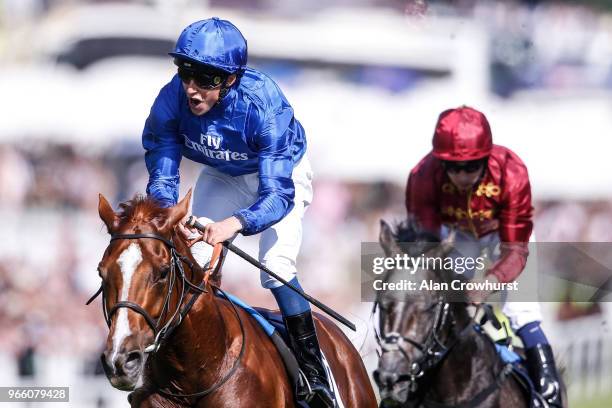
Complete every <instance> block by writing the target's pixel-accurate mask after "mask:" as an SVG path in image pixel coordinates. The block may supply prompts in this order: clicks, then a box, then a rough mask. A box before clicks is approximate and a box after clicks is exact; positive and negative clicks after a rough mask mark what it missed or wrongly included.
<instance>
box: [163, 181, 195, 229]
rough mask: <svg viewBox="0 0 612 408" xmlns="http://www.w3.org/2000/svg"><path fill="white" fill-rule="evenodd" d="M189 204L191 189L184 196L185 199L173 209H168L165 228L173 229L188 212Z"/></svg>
mask: <svg viewBox="0 0 612 408" xmlns="http://www.w3.org/2000/svg"><path fill="white" fill-rule="evenodd" d="M190 204H191V189H189V191H188V192H187V194H185V197H183V199H182V200H181V201H179V202H178V203H177V204H176V205H175V206H174V207H171V208H169V209H168V211H169V213H168V222H167V224H166V225H167V226H169V227H170V228H174V226H175V225H176V224H177V223H178V222H179V221H180V220H182V219H183V218H185V216H186V215H187V213H188V212H189V205H190Z"/></svg>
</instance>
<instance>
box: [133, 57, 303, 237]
mask: <svg viewBox="0 0 612 408" xmlns="http://www.w3.org/2000/svg"><path fill="white" fill-rule="evenodd" d="M142 144H143V147H144V149H145V151H146V153H145V162H146V165H147V169H148V171H149V183H148V185H147V194H149V195H150V196H152V197H153V198H155V199H156V200H158V201H159V202H160V203H161V204H162V205H163V206H172V205H175V204H176V203H177V201H178V187H179V180H180V175H179V165H180V162H181V158H182V157H183V156H185V157H187V158H188V159H190V160H193V161H196V162H198V163H203V164H206V165H208V166H212V167H214V168H216V169H217V170H219V171H221V172H222V173H225V174H228V175H230V176H240V175H244V174H249V173H255V172H258V173H259V189H258V194H259V198H258V200H257V201H256V202H255V203H253V205H251V206H250V207H249V208H244V209H241V210H238V211H236V212H235V213H234V215H235V216H236V217H237V218H238V219H239V220H240V222H241V223H242V225H243V230H242V233H243V234H244V235H252V234H257V233H259V232H261V231H263V230H265V229H266V228H268V227H269V226H271V225H273V224H275V223H277V222H278V221H280V220H281V219H282V218H283V217H284V216H285V215H286V214H287V213H289V211H291V209H292V208H293V199H294V193H295V189H294V184H293V180H292V179H291V174H292V171H293V167H294V165H295V164H296V163H297V162H299V161H300V159H301V158H302V156H303V155H304V153H305V152H306V136H305V133H304V129H303V128H302V125H301V124H300V122H298V120H297V119H295V118H294V116H293V108H292V107H291V105H289V102H288V101H287V99H286V98H285V96H284V95H283V93H282V92H281V90H280V89H279V87H278V86H277V85H276V84H275V83H274V81H272V80H271V79H270V78H269V77H268V76H266V75H265V74H263V73H261V72H258V71H256V70H254V69H251V68H247V69H246V70H245V72H244V74H243V76H242V77H241V78H240V82H239V84H238V85H234V86H233V87H232V88H231V89H230V90H229V92H228V93H227V95H226V96H225V97H224V98H223V99H222V100H221V102H219V103H218V104H217V105H215V106H214V107H213V108H212V109H211V110H210V111H208V112H207V113H206V114H204V115H202V116H196V115H194V114H193V113H191V111H190V110H189V106H188V101H187V96H186V94H185V91H184V89H183V86H182V83H181V80H180V79H179V78H178V76H176V75H175V76H174V78H172V80H171V81H170V82H169V83H168V84H167V85H165V86H164V87H163V88H162V90H161V91H160V93H159V95H158V96H157V98H156V99H155V102H154V103H153V107H152V108H151V113H150V114H149V117H148V118H147V121H146V123H145V128H144V131H143V134H142Z"/></svg>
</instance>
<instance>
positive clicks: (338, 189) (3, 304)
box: [0, 0, 612, 375]
mask: <svg viewBox="0 0 612 408" xmlns="http://www.w3.org/2000/svg"><path fill="white" fill-rule="evenodd" d="M76 3H78V2H77V1H75V0H27V1H25V0H12V1H11V0H5V1H4V2H2V3H0V34H1V33H2V29H3V28H5V27H6V23H7V21H8V19H7V16H11V18H13V17H14V21H13V22H12V24H17V23H19V22H20V21H23V20H27V19H35V18H38V17H40V16H41V15H44V14H45V13H48V12H49V11H50V10H52V9H53V8H54V7H56V6H60V5H66V4H76ZM138 3H147V4H151V5H155V4H160V3H161V1H154V0H149V1H138ZM181 3H182V4H185V5H187V4H190V5H193V4H196V3H198V2H196V1H191V0H183V1H182V2H181ZM201 3H206V4H209V5H211V6H219V7H237V8H245V9H252V8H257V9H258V10H259V11H262V10H268V11H269V12H271V13H278V14H281V15H282V14H288V15H289V14H296V13H297V12H300V11H309V12H314V11H316V10H318V9H320V8H321V7H324V6H325V7H327V6H335V7H352V6H363V7H368V6H377V7H387V8H390V9H394V10H396V11H399V12H402V13H405V14H407V15H410V16H413V17H423V16H426V15H429V16H435V15H445V14H454V15H461V16H469V17H471V18H473V19H475V20H480V21H481V22H483V23H484V24H485V25H486V26H487V27H488V30H489V31H490V33H492V35H491V36H490V44H489V50H490V73H491V84H490V87H491V89H490V91H491V93H493V94H495V95H497V96H501V97H509V98H511V97H512V96H513V94H515V93H516V92H519V91H521V90H524V89H531V90H533V89H544V90H547V89H548V90H555V91H564V90H567V89H581V90H584V89H587V90H589V89H599V90H604V91H606V90H607V91H609V90H611V89H612V37H611V34H610V33H611V32H612V20H611V19H610V17H609V15H608V16H607V17H606V16H605V15H603V14H599V13H598V9H597V8H595V9H590V8H586V7H584V4H586V3H587V2H581V3H582V5H576V4H575V2H548V1H537V0H529V1H514V2H490V1H476V0H462V1H452V2H451V1H433V0H432V1H427V0H384V1H375V0H361V1H347V0H335V1H325V2H323V1H306V0H301V1H300V0H292V1H288V2H278V1H272V0H257V1H252V0H248V1H247V0H231V1H228V0H209V1H208V2H201ZM572 3H574V4H572ZM592 3H594V4H595V6H596V7H598V3H601V4H602V5H603V6H606V4H605V3H606V2H597V1H593V2H592ZM451 4H452V7H451ZM15 22H16V23H15ZM3 25H4V26H5V27H3ZM1 38H2V37H1V35H0V39H1ZM5 45H6V44H2V43H1V42H0V48H2V47H3V46H5ZM254 63H255V64H257V65H258V66H259V67H260V68H262V70H264V71H265V72H268V73H269V74H270V75H271V76H272V77H273V78H275V79H278V80H279V81H282V83H285V84H289V85H290V84H292V83H302V82H304V83H305V82H307V81H304V79H309V80H310V82H308V83H316V82H317V81H319V80H320V79H321V78H329V77H327V76H325V77H323V76H322V75H329V76H331V77H333V78H332V79H340V80H342V81H348V82H351V83H354V84H355V85H356V86H359V87H362V88H363V87H364V86H376V87H379V88H383V89H384V90H385V91H388V93H385V94H384V95H389V94H392V93H395V92H403V91H406V90H410V89H412V88H414V87H416V86H417V85H418V84H419V81H421V80H422V79H423V78H424V77H426V76H427V75H439V73H431V72H429V73H426V72H421V71H418V70H411V69H407V68H397V67H392V66H387V67H383V66H356V65H354V66H349V65H346V66H345V65H342V66H338V65H337V66H333V67H330V66H327V65H325V64H321V63H319V65H317V63H315V62H312V61H309V62H308V63H304V62H296V61H273V60H263V59H260V60H257V59H255V60H254ZM309 64H310V65H309ZM308 76H309V77H308ZM305 77H308V78H305ZM368 89H369V88H368ZM137 139H138V138H132V139H131V141H128V139H127V137H126V139H125V141H124V142H122V143H120V144H116V145H114V146H113V147H103V146H101V145H96V146H94V147H91V146H85V145H84V144H83V143H79V144H71V143H61V142H52V141H43V140H42V139H41V138H35V139H32V140H27V139H23V140H21V141H20V142H19V143H13V144H7V143H1V142H0V215H2V216H3V219H4V220H5V222H4V225H5V229H6V231H5V233H4V234H3V236H2V238H0V239H1V240H2V245H1V246H0V327H2V330H1V332H0V354H10V355H11V356H13V357H14V358H16V359H17V360H18V362H19V368H20V371H22V372H23V373H24V375H27V373H28V372H32V371H33V368H32V366H31V363H32V361H33V356H34V355H36V354H38V355H43V356H49V355H58V354H60V355H61V354H66V355H72V356H74V355H77V356H82V357H83V358H85V359H92V360H95V357H97V353H98V352H99V350H100V348H101V346H102V342H103V341H104V339H105V338H106V334H107V329H106V325H105V323H104V321H103V318H102V313H101V311H100V303H99V300H98V301H96V302H95V303H94V304H93V305H91V306H89V307H85V306H84V303H85V301H86V300H87V299H88V298H89V296H90V295H91V294H93V292H95V290H96V289H97V285H98V284H99V278H98V277H97V275H96V272H95V264H96V263H97V262H98V260H99V259H100V257H101V256H102V253H103V250H104V246H105V245H106V244H107V242H108V241H107V239H108V237H107V236H106V234H105V232H104V230H103V227H102V223H101V222H100V221H99V219H98V215H97V205H98V193H102V194H104V195H105V196H106V197H107V198H108V199H109V201H110V202H111V203H112V204H113V205H114V206H115V208H116V206H117V204H118V203H120V202H122V201H125V200H128V199H130V198H132V197H133V196H134V194H136V193H143V192H144V190H145V187H146V183H147V180H148V175H147V172H146V168H145V165H144V160H143V151H142V147H141V146H140V144H139V143H138V140H137ZM413 164H414V163H406V176H407V174H408V171H409V170H410V166H411V165H413ZM314 166H315V172H316V163H314ZM198 169H199V166H198V165H197V164H195V163H193V162H190V161H188V160H185V161H184V162H183V164H182V166H181V177H182V185H181V191H182V194H184V193H185V192H186V190H187V188H188V187H189V186H193V184H194V181H195V179H196V177H197V175H198ZM404 187H405V186H404V185H402V184H395V183H391V182H388V181H383V180H381V181H378V182H376V181H369V182H347V181H344V180H340V179H334V178H321V177H315V186H314V188H315V199H314V201H313V203H312V205H311V206H310V208H309V210H308V212H307V215H306V220H305V222H304V241H303V245H302V251H301V259H300V260H299V268H300V276H301V281H302V284H303V286H304V287H305V288H307V289H308V290H310V291H311V292H312V294H313V295H315V296H316V297H319V298H321V299H322V300H324V301H325V302H327V303H329V304H332V305H334V306H338V307H339V309H340V311H341V312H348V313H349V315H350V316H351V317H353V316H363V315H364V313H363V311H364V310H365V315H367V313H368V309H369V307H370V306H369V305H367V304H364V303H361V302H360V298H359V294H360V284H361V281H360V261H361V258H360V249H361V248H360V246H359V243H360V242H367V241H377V238H378V232H379V220H380V219H381V218H384V219H386V220H388V221H400V220H401V219H402V218H403V217H404V216H405V210H404V204H403V203H404ZM535 210H536V212H535V220H536V221H535V231H536V235H537V237H538V240H539V241H541V242H559V241H561V242H581V241H585V242H591V241H592V242H612V202H610V201H609V200H608V201H563V200H558V201H537V202H536V203H535ZM41 223H44V228H40V224H41ZM43 234H44V235H45V236H44V237H42V236H41V235H43ZM240 245H243V244H242V243H241V244H240ZM243 248H244V249H245V250H247V252H250V253H256V247H255V245H254V244H253V241H249V240H245V242H244V247H243ZM230 261H232V262H230ZM243 278H245V279H247V278H248V279H250V281H249V282H250V283H252V284H253V285H255V286H257V287H258V286H259V284H258V276H257V274H256V273H254V272H253V271H247V270H246V269H245V266H244V264H240V263H239V262H237V261H235V260H230V259H228V262H227V263H226V268H225V269H224V285H227V286H226V289H228V290H230V291H231V292H233V293H235V294H237V295H238V296H240V297H244V298H245V299H246V300H248V301H249V302H251V303H253V304H257V305H264V306H272V305H274V303H273V301H272V298H271V297H270V295H269V293H267V291H264V290H263V289H260V290H253V289H252V287H251V286H249V285H250V283H249V284H247V285H245V284H244V283H243V282H244V281H243ZM562 308H563V310H562V312H560V317H561V318H563V319H566V318H568V317H573V316H578V315H580V313H578V312H576V310H575V309H572V308H568V307H567V305H564V306H562ZM593 310H595V311H598V309H597V308H591V309H589V311H590V312H592V311H593ZM590 312H589V313H590ZM360 323H361V326H364V325H370V323H369V322H367V321H363V322H360ZM92 356H94V357H92Z"/></svg>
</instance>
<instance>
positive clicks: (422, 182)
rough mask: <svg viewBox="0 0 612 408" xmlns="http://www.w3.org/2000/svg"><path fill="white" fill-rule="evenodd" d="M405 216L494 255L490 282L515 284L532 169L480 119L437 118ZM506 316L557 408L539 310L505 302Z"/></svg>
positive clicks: (529, 215) (529, 210)
mask: <svg viewBox="0 0 612 408" xmlns="http://www.w3.org/2000/svg"><path fill="white" fill-rule="evenodd" d="M406 209H407V210H408V213H409V214H411V215H412V216H414V217H415V219H416V220H417V221H418V222H419V223H420V225H421V226H422V227H423V228H425V229H427V230H428V231H430V232H432V233H434V234H436V235H438V236H440V237H441V238H445V237H446V236H448V234H449V232H450V230H451V229H453V230H455V231H456V235H455V245H456V247H457V246H462V245H463V247H465V245H464V244H468V245H472V246H474V247H476V248H477V249H478V251H480V250H482V249H483V248H485V247H489V248H493V247H496V248H497V251H498V254H497V256H495V257H494V263H493V264H492V265H491V267H490V268H489V269H488V271H487V275H488V276H487V279H488V280H489V281H491V280H497V281H499V282H512V281H514V280H515V279H516V278H517V277H518V276H519V275H520V274H521V272H522V271H523V268H524V267H525V264H526V262H527V256H528V254H529V251H528V247H527V243H528V242H529V240H530V237H531V234H532V230H533V207H532V205H531V187H530V184H529V176H528V174H527V168H526V167H525V165H524V164H523V162H522V161H521V159H520V158H519V157H518V156H517V155H516V153H514V152H513V151H511V150H510V149H508V148H506V147H503V146H499V145H494V144H493V140H492V134H491V128H490V126H489V122H488V121H487V118H486V117H485V115H484V114H482V113H481V112H479V111H477V110H475V109H472V108H470V107H466V106H463V107H460V108H457V109H449V110H446V111H444V112H442V113H441V114H440V116H439V118H438V123H437V125H436V129H435V133H434V136H433V150H432V151H431V152H430V153H429V154H428V155H427V156H425V157H424V158H423V159H422V160H421V161H420V162H419V163H418V164H417V165H416V166H415V167H414V168H413V169H412V171H411V172H410V176H409V178H408V185H407V187H406ZM476 253H478V252H476ZM476 256H477V255H476ZM486 294H488V293H483V292H471V293H470V297H471V298H472V300H474V301H482V300H484V296H485V295H486ZM503 311H504V313H505V314H506V315H507V316H508V318H509V320H510V322H511V325H512V328H513V330H514V331H515V333H516V334H517V335H518V336H519V337H520V338H521V340H522V341H523V344H524V346H525V351H526V355H527V366H528V369H529V373H530V375H531V377H532V380H533V382H534V383H535V386H536V389H537V390H538V391H539V392H540V394H541V395H542V396H543V397H544V398H545V399H546V400H547V401H548V403H549V404H550V406H551V407H560V406H561V396H560V391H559V390H560V383H559V376H558V373H557V369H556V367H555V361H554V358H553V353H552V349H551V347H550V345H549V343H548V340H547V338H546V336H545V335H544V333H543V331H542V329H541V327H540V322H541V320H542V317H541V313H540V305H539V303H537V302H506V303H505V305H504V307H503Z"/></svg>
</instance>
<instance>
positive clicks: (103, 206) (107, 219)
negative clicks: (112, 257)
mask: <svg viewBox="0 0 612 408" xmlns="http://www.w3.org/2000/svg"><path fill="white" fill-rule="evenodd" d="M98 198H99V201H98V214H100V218H101V219H102V221H104V224H106V229H107V230H108V233H109V234H112V233H113V231H114V230H115V229H116V228H117V225H118V224H119V217H117V214H115V212H114V211H113V207H111V205H110V204H109V202H108V200H107V199H106V198H105V197H104V196H103V195H102V194H98Z"/></svg>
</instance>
